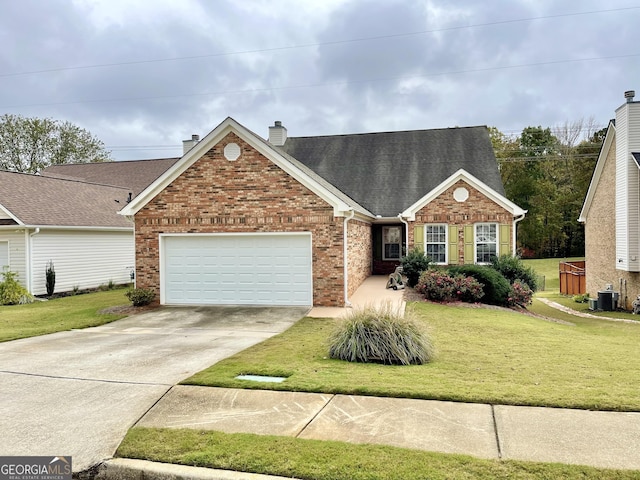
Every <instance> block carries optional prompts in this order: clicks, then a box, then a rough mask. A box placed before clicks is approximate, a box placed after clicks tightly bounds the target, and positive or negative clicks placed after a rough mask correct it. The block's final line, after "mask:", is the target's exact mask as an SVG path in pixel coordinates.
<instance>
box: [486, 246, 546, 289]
mask: <svg viewBox="0 0 640 480" xmlns="http://www.w3.org/2000/svg"><path fill="white" fill-rule="evenodd" d="M491 267H492V268H493V269H495V270H497V271H498V272H500V273H501V274H502V276H503V277H505V278H506V279H507V280H509V283H511V284H513V282H515V281H516V280H520V281H521V282H524V283H526V284H527V285H528V286H529V288H530V289H531V290H533V291H534V292H535V291H536V290H538V287H539V285H538V275H537V274H536V272H535V270H534V269H533V268H531V267H529V266H527V265H525V264H524V263H523V262H522V260H521V259H520V258H519V257H514V256H512V255H500V256H499V257H493V258H492V259H491Z"/></svg>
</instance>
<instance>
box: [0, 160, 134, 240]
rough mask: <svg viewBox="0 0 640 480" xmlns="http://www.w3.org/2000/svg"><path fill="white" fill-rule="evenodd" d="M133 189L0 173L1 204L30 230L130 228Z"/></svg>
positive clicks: (38, 176)
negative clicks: (126, 213)
mask: <svg viewBox="0 0 640 480" xmlns="http://www.w3.org/2000/svg"><path fill="white" fill-rule="evenodd" d="M128 195H129V189H126V188H120V187H112V186H106V185H96V184H92V183H86V182H81V181H77V180H63V179H58V178H49V177H43V176H40V175H29V174H25V173H15V172H6V171H0V204H1V205H2V206H3V207H4V208H6V209H7V210H8V211H9V212H11V213H12V214H13V216H15V217H17V218H18V219H19V220H20V221H21V222H22V223H24V224H25V225H29V226H82V227H128V228H131V227H132V224H131V223H130V222H129V221H128V220H127V219H126V218H125V217H123V216H122V215H118V213H117V212H118V211H119V210H120V209H121V208H122V207H123V206H125V205H126V202H127V197H128Z"/></svg>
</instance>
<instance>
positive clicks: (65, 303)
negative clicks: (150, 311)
mask: <svg viewBox="0 0 640 480" xmlns="http://www.w3.org/2000/svg"><path fill="white" fill-rule="evenodd" d="M124 292H125V290H124V289H116V290H109V291H104V292H96V293H87V294H83V295H75V296H70V297H63V298H56V299H53V300H48V301H46V302H40V301H36V302H35V303H31V304H28V305H12V306H0V342H6V341H9V340H16V339H18V338H26V337H34V336H37V335H45V334H47V333H55V332H61V331H64V330H71V329H75V328H86V327H95V326H97V325H102V324H104V323H109V322H112V321H114V320H117V319H119V318H122V317H123V315H112V314H108V315H103V314H99V313H98V312H99V311H100V310H102V309H105V308H107V307H113V306H115V305H125V304H127V299H126V298H125V296H124Z"/></svg>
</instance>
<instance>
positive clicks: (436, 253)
mask: <svg viewBox="0 0 640 480" xmlns="http://www.w3.org/2000/svg"><path fill="white" fill-rule="evenodd" d="M424 251H425V254H426V255H427V257H429V258H431V261H432V262H433V263H439V264H443V265H446V264H447V226H446V225H443V224H432V225H431V224H427V225H425V226H424Z"/></svg>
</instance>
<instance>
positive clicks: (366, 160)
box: [280, 126, 504, 217]
mask: <svg viewBox="0 0 640 480" xmlns="http://www.w3.org/2000/svg"><path fill="white" fill-rule="evenodd" d="M280 148H281V149H282V150H283V151H284V152H286V153H288V154H289V155H291V156H292V157H294V158H296V159H297V160H299V161H300V162H301V163H303V164H305V165H306V166H307V167H309V168H310V169H311V170H313V171H314V172H316V173H317V174H318V175H320V176H322V177H323V178H325V179H326V180H327V181H328V182H330V183H331V184H333V185H335V186H336V187H337V188H338V189H340V190H341V191H342V192H344V193H346V194H347V195H349V196H350V197H351V198H353V199H354V200H355V201H356V202H358V203H359V204H360V205H362V206H363V207H365V208H366V209H368V210H369V211H371V212H373V213H374V214H377V215H381V216H383V217H395V216H397V215H398V214H399V213H400V212H402V211H404V210H406V209H407V208H408V207H409V206H410V205H413V204H414V203H416V202H418V201H419V200H420V199H421V198H422V197H423V196H424V195H425V193H427V192H430V191H431V190H433V189H435V188H437V187H438V186H439V185H440V184H441V183H442V182H443V181H445V180H446V179H447V178H449V177H450V176H451V175H453V174H455V173H456V172H457V171H458V170H460V169H464V170H465V171H466V172H468V173H470V174H471V175H472V176H474V177H475V178H477V179H479V180H480V181H481V182H482V183H483V184H485V185H486V186H488V187H489V188H490V189H491V190H493V191H495V192H496V193H497V194H499V195H504V186H503V184H502V179H501V177H500V172H499V171H498V164H497V162H496V158H495V155H494V152H493V147H492V145H491V140H490V138H489V134H488V131H487V128H486V127H484V126H479V127H464V128H446V129H435V130H415V131H402V132H384V133H368V134H355V135H334V136H321V137H289V138H288V139H287V141H286V142H285V144H284V146H283V147H280Z"/></svg>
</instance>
